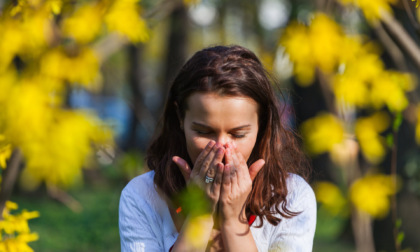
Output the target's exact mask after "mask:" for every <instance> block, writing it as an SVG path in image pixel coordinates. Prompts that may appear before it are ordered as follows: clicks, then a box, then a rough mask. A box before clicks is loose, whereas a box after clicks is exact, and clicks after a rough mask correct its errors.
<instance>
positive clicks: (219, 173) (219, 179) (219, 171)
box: [211, 163, 224, 198]
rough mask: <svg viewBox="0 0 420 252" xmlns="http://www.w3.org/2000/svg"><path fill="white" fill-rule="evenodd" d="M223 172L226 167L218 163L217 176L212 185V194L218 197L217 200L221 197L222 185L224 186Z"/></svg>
mask: <svg viewBox="0 0 420 252" xmlns="http://www.w3.org/2000/svg"><path fill="white" fill-rule="evenodd" d="M223 170H224V165H223V164H222V163H218V164H217V171H216V176H215V177H214V181H213V184H212V185H211V192H212V193H213V195H215V196H216V198H218V197H219V195H220V185H221V184H222V179H223Z"/></svg>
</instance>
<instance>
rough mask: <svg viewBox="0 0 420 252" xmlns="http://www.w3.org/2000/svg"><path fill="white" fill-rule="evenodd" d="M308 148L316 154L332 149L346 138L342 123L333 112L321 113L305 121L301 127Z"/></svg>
mask: <svg viewBox="0 0 420 252" xmlns="http://www.w3.org/2000/svg"><path fill="white" fill-rule="evenodd" d="M301 131H302V135H303V141H304V144H305V147H306V148H307V150H308V151H309V152H310V153H311V154H314V155H318V154H322V153H324V152H327V151H331V150H332V149H333V147H334V145H336V144H339V143H341V142H342V141H343V139H344V128H343V125H342V123H341V122H340V121H339V120H338V119H337V118H335V117H334V116H333V115H331V114H326V113H321V114H319V115H317V116H316V117H314V118H311V119H309V120H307V121H305V122H304V123H303V124H302V127H301Z"/></svg>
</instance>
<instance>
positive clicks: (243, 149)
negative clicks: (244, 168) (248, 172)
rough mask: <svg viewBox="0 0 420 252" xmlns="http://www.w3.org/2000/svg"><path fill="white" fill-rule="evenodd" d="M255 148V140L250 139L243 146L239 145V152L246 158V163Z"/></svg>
mask: <svg viewBox="0 0 420 252" xmlns="http://www.w3.org/2000/svg"><path fill="white" fill-rule="evenodd" d="M254 146H255V139H249V140H248V141H246V142H245V143H243V144H238V150H239V152H240V153H241V154H242V156H243V157H244V159H245V161H248V159H249V157H250V156H251V153H252V150H253V149H254Z"/></svg>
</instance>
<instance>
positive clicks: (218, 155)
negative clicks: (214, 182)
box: [202, 147, 225, 178]
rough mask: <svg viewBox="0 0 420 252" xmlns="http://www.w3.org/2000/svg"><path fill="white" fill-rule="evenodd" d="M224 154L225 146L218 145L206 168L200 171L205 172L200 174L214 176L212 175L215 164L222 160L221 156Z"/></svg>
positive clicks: (214, 170)
mask: <svg viewBox="0 0 420 252" xmlns="http://www.w3.org/2000/svg"><path fill="white" fill-rule="evenodd" d="M224 155H225V148H223V147H219V148H218V149H217V151H216V154H215V155H214V157H213V160H212V162H211V164H210V166H209V167H208V170H207V171H206V170H202V172H205V173H204V174H203V175H202V176H203V177H204V176H206V175H207V176H209V177H212V178H214V175H215V174H216V169H217V164H218V163H220V162H222V161H223V157H224Z"/></svg>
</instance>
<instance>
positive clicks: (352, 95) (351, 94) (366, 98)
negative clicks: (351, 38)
mask: <svg viewBox="0 0 420 252" xmlns="http://www.w3.org/2000/svg"><path fill="white" fill-rule="evenodd" d="M359 53H360V54H359V55H357V57H356V58H353V59H351V60H350V61H348V62H346V63H345V64H344V65H343V66H344V71H343V73H341V74H337V75H335V76H334V78H333V83H332V84H333V87H332V88H333V91H334V94H335V96H336V97H337V98H338V99H337V100H338V102H344V103H346V104H349V105H353V106H357V107H359V108H365V107H367V106H370V105H371V95H372V91H371V83H372V82H373V81H375V80H376V79H378V78H380V77H381V76H382V75H383V73H384V70H383V68H384V66H383V63H382V61H381V60H380V58H379V56H378V55H376V54H373V53H367V52H366V51H365V50H364V49H362V48H360V51H359Z"/></svg>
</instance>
